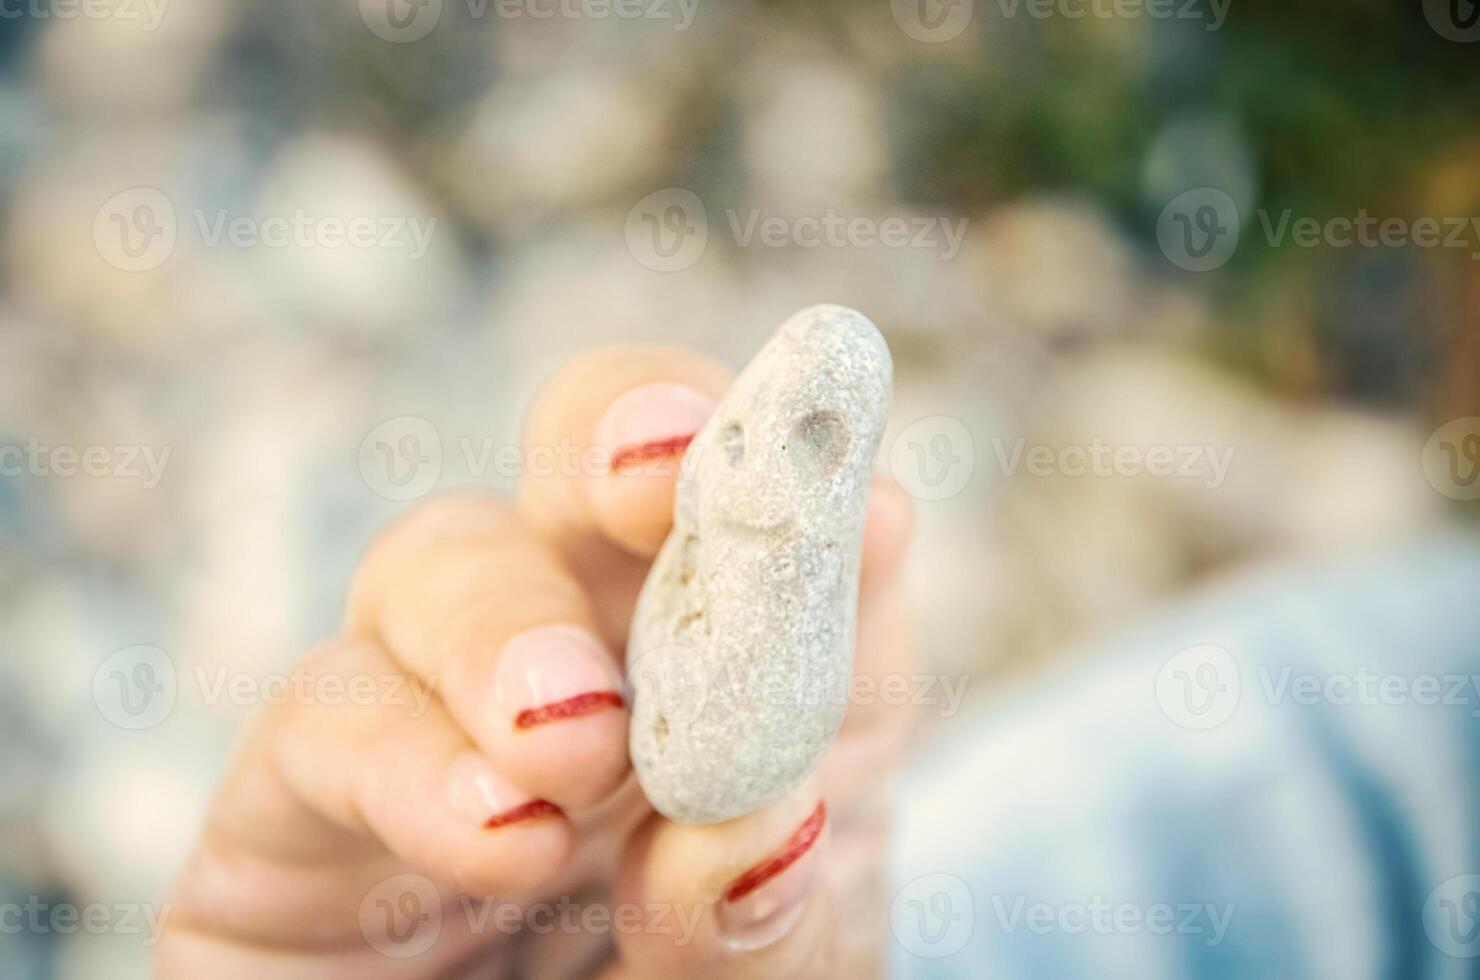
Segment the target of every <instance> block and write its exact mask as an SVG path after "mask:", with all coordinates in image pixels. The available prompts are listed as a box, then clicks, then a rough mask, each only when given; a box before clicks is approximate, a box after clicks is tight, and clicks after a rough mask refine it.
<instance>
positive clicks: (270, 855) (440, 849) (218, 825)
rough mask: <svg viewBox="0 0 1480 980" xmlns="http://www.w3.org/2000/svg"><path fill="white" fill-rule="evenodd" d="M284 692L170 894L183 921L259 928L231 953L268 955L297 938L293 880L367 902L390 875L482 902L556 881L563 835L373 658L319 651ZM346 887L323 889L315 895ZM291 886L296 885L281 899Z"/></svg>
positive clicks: (300, 895) (394, 668)
mask: <svg viewBox="0 0 1480 980" xmlns="http://www.w3.org/2000/svg"><path fill="white" fill-rule="evenodd" d="M290 690H292V691H293V692H296V693H295V694H294V696H293V697H292V698H290V699H288V700H286V701H285V702H284V703H281V704H279V705H277V706H275V707H273V708H271V709H269V710H268V712H267V713H266V714H265V715H264V716H263V717H262V719H261V720H260V721H259V722H258V723H257V724H256V725H255V726H254V728H253V729H252V732H251V734H250V736H249V738H248V741H247V744H246V746H245V748H244V750H243V752H242V753H241V755H240V757H239V758H238V760H237V762H236V764H235V765H234V767H233V769H232V772H231V774H230V776H229V777H228V779H227V781H226V783H225V785H224V786H223V789H222V791H221V793H220V794H219V796H218V798H217V801H216V803H215V804H214V805H213V807H212V812H211V818H210V821H209V830H208V833H207V835H206V845H207V846H206V847H205V849H204V853H203V855H202V859H201V861H200V862H199V863H198V865H197V867H196V868H195V869H194V873H192V874H187V875H186V878H185V885H184V890H185V893H186V899H187V901H186V902H185V903H184V904H185V905H186V907H189V908H193V909H197V910H205V911H206V912H207V913H209V912H212V911H214V912H215V913H216V914H215V915H210V914H207V915H206V916H205V918H207V919H212V920H219V921H224V922H228V923H235V922H238V921H239V922H251V923H258V924H260V925H259V928H261V929H262V931H263V933H264V934H263V935H257V936H251V937H242V938H243V939H251V940H256V941H264V942H270V941H271V940H272V939H273V937H274V936H279V935H288V934H292V933H293V932H294V931H295V930H297V931H301V930H302V922H301V919H300V915H301V906H302V904H303V902H307V901H309V896H308V895H307V894H306V893H305V892H306V891H307V890H305V889H304V887H303V884H302V879H303V878H304V877H305V876H306V875H305V869H311V868H313V867H319V866H325V865H326V864H327V865H332V866H336V867H337V866H342V865H350V866H354V867H356V868H358V869H360V870H359V873H361V874H364V875H366V876H367V879H366V881H365V882H364V884H366V885H367V886H368V885H373V884H374V882H375V881H376V880H378V878H379V876H383V875H384V873H385V872H386V870H387V869H388V868H390V867H394V866H396V865H397V864H405V865H410V866H411V867H413V868H416V869H420V870H421V871H422V872H424V873H425V874H426V875H427V876H429V877H430V878H432V879H434V880H437V881H442V882H450V883H454V884H455V885H456V886H457V887H458V888H459V889H461V890H463V891H465V892H470V893H473V894H483V895H491V894H508V893H518V892H523V891H527V890H529V889H531V888H534V887H536V886H537V885H539V884H541V883H543V882H545V881H547V880H549V879H550V878H552V877H553V876H555V875H556V874H557V873H558V872H559V871H560V869H561V868H562V867H563V866H564V864H565V862H566V860H567V858H568V856H569V854H570V851H571V848H572V846H573V831H572V828H571V826H570V824H569V822H568V821H567V820H566V819H565V818H564V817H563V816H562V815H561V814H560V813H559V811H558V810H557V809H555V808H554V807H553V806H551V805H550V804H548V803H547V802H545V801H542V800H539V799H537V798H534V797H532V796H530V795H529V794H528V793H526V792H524V791H523V790H521V789H519V788H518V787H516V786H514V785H512V784H510V783H509V782H508V781H507V780H505V779H503V778H502V777H501V776H500V775H499V773H498V772H497V771H496V770H495V769H494V768H493V767H492V765H491V764H490V763H489V762H488V761H487V760H486V759H485V758H483V757H482V755H481V754H480V753H478V752H477V751H476V750H475V749H474V747H473V746H472V745H471V744H470V743H469V742H468V740H467V738H466V736H464V735H463V733H462V732H461V730H460V729H459V728H458V727H457V725H456V724H454V723H453V721H452V719H451V718H450V717H449V716H448V715H447V713H446V711H445V710H444V709H443V708H442V706H441V705H440V704H439V703H438V702H437V701H436V699H435V698H433V697H431V696H430V692H429V691H427V690H426V689H425V688H422V687H419V686H418V685H416V684H415V683H414V682H411V681H410V680H409V679H408V678H406V676H405V674H404V673H403V672H402V670H401V668H400V667H399V666H398V665H397V664H396V663H395V662H394V661H392V660H391V658H390V657H389V655H387V654H386V653H385V652H384V651H383V650H381V649H379V648H378V647H377V646H375V645H374V644H373V643H369V642H366V641H363V640H338V641H332V642H330V643H326V644H324V645H322V646H320V647H319V648H317V649H316V650H314V651H313V652H312V653H311V654H310V655H308V656H307V657H305V658H304V660H303V662H302V663H300V664H299V666H298V667H297V668H295V671H294V675H293V684H292V686H291V688H290ZM377 854H382V855H385V856H393V857H394V858H396V859H398V860H397V862H386V861H383V860H377V859H376V855H377ZM243 855H252V856H254V859H253V860H250V861H249V860H246V859H245V858H244V857H243ZM336 859H343V860H338V861H336ZM243 873H245V874H247V875H248V877H249V878H251V879H252V880H251V882H250V884H251V885H252V887H246V886H245V885H244V883H243V882H242V881H241V880H240V876H241V875H242V874H243ZM274 879H281V884H282V886H283V887H279V886H277V885H275V884H274ZM345 879H346V874H345V873H343V872H336V873H335V874H334V875H332V876H331V875H326V876H325V877H324V881H323V887H325V888H341V887H342V886H343V884H344V880H345ZM290 880H292V881H295V882H297V885H296V887H295V888H288V889H287V890H285V888H287V885H288V882H289V881H290ZM248 905H260V906H261V907H250V908H249V907H246V906H248ZM346 914H347V915H348V916H349V921H347V922H346V923H342V924H341V925H342V926H343V927H344V928H343V931H344V933H345V934H347V935H351V936H352V935H356V934H357V933H356V931H355V930H356V929H357V926H356V925H355V922H354V918H353V917H354V910H353V909H350V910H349V912H348V913H346ZM324 925H325V927H326V928H328V927H329V926H330V925H331V924H329V923H325V924H324Z"/></svg>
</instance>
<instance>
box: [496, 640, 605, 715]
mask: <svg viewBox="0 0 1480 980" xmlns="http://www.w3.org/2000/svg"><path fill="white" fill-rule="evenodd" d="M494 685H495V688H496V691H495V698H496V699H497V702H498V705H499V707H500V708H501V709H502V710H503V712H504V714H505V715H506V716H507V717H508V718H509V719H510V720H511V723H512V724H513V726H514V727H515V728H516V729H525V728H534V727H536V726H537V725H545V724H548V723H550V722H554V721H563V720H565V719H567V718H580V717H583V716H585V715H589V714H593V713H595V712H597V711H605V710H608V709H611V708H623V707H626V701H625V700H623V698H622V675H621V674H620V673H618V672H617V665H616V662H615V661H614V660H613V659H612V656H611V654H609V653H607V652H606V650H605V649H604V648H603V647H602V645H601V641H599V640H597V639H596V637H594V636H592V635H591V634H590V633H589V632H587V631H586V630H583V629H581V628H580V627H579V626H569V625H563V624H562V625H554V626H538V627H535V628H534V629H531V630H525V631H524V632H523V633H520V634H519V635H518V636H516V637H514V638H513V639H512V640H510V641H509V642H508V643H507V644H505V645H504V648H503V650H502V651H500V653H499V659H498V667H497V669H496V671H495V675H494Z"/></svg>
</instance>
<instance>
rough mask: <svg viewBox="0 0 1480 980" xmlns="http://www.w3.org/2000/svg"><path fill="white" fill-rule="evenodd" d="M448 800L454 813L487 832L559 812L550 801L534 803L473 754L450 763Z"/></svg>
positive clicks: (533, 800)
mask: <svg viewBox="0 0 1480 980" xmlns="http://www.w3.org/2000/svg"><path fill="white" fill-rule="evenodd" d="M447 799H448V802H450V803H451V804H452V808H453V809H454V810H456V811H457V812H458V813H461V814H463V815H464V816H466V817H467V818H468V819H469V820H474V821H477V822H478V823H479V824H482V825H483V827H485V828H486V829H488V830H494V829H497V828H499V827H505V826H508V825H509V824H513V823H519V822H521V821H524V820H532V819H534V818H535V817H542V816H548V815H550V814H557V813H559V812H560V808H559V807H558V806H556V805H555V804H553V803H551V802H550V801H549V800H541V799H536V798H534V797H532V796H530V795H529V794H528V793H526V792H524V791H523V790H521V789H520V788H519V787H517V786H515V785H514V784H512V783H510V782H509V781H508V780H506V779H504V778H503V777H502V776H500V775H499V774H498V772H497V771H495V770H494V768H493V766H492V765H491V764H489V762H488V760H487V759H484V758H483V757H482V756H480V755H478V754H477V753H475V752H465V753H463V754H462V755H460V756H458V757H457V758H456V759H455V760H453V763H452V767H451V769H450V770H449V771H448V774H447Z"/></svg>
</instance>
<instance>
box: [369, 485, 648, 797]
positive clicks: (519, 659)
mask: <svg viewBox="0 0 1480 980" xmlns="http://www.w3.org/2000/svg"><path fill="white" fill-rule="evenodd" d="M348 624H349V629H350V630H351V631H352V632H358V633H361V634H364V635H372V636H375V637H377V638H378V639H379V640H380V641H381V642H382V643H384V645H385V646H386V648H387V649H388V650H389V651H390V652H391V653H392V654H393V655H394V657H395V658H396V660H397V661H398V662H400V663H401V664H402V665H404V666H405V667H406V669H407V670H409V671H411V672H412V673H414V674H416V675H417V676H419V677H421V678H422V679H423V680H424V681H426V682H427V683H429V684H431V685H433V686H434V687H435V688H436V689H437V691H438V693H439V695H440V696H441V698H442V700H443V701H444V702H445V703H446V705H447V709H448V711H449V712H450V713H451V715H452V717H453V718H454V719H455V720H456V722H457V724H458V725H459V726H461V727H462V729H463V730H464V731H466V732H467V733H468V735H469V737H470V738H471V739H472V741H473V742H474V743H475V744H476V745H477V746H478V747H479V748H480V749H482V750H483V752H484V753H485V754H486V755H487V756H488V757H489V758H490V759H491V760H492V761H493V762H494V764H495V766H496V767H497V769H498V771H499V772H500V773H502V774H503V776H504V777H505V778H507V779H508V780H510V781H511V782H513V783H514V784H516V785H518V786H520V787H523V788H524V789H525V790H527V791H529V792H530V793H531V794H532V795H534V796H536V797H539V798H541V799H545V800H549V801H551V802H553V803H555V804H557V805H558V806H560V807H561V808H563V809H567V810H568V809H572V808H576V809H579V808H585V807H589V806H592V805H594V804H595V803H597V802H598V801H600V800H602V799H604V798H605V797H606V796H608V795H609V794H610V793H611V792H612V791H613V790H614V789H615V788H616V787H617V786H619V785H620V784H621V782H622V780H623V779H624V778H625V776H626V773H627V771H628V767H629V766H628V757H627V710H626V704H625V700H624V698H623V696H622V675H621V671H620V669H619V667H618V665H617V662H616V658H615V656H614V655H613V654H612V653H611V651H610V650H608V649H607V648H606V647H605V645H604V644H603V643H602V642H601V641H600V640H599V639H598V638H597V636H596V635H595V628H594V625H593V617H592V612H591V608H590V604H589V603H588V601H587V599H586V595H585V592H584V590H583V589H582V588H581V585H580V583H579V582H577V581H576V579H575V577H574V576H573V575H572V574H571V573H570V571H569V570H568V568H567V567H566V566H565V565H564V563H563V562H562V560H561V558H560V556H559V555H558V554H556V552H555V550H554V549H553V548H552V546H551V545H550V544H549V543H548V542H546V541H544V540H543V539H541V538H539V537H538V536H536V535H535V534H534V533H533V532H532V531H530V530H529V529H528V528H527V527H526V526H525V525H524V524H523V522H521V521H520V520H519V519H518V518H517V517H516V516H515V515H514V513H513V511H512V510H511V509H510V508H509V507H508V506H507V505H505V504H503V503H502V502H500V501H499V500H497V498H494V497H491V496H485V495H473V494H469V495H462V496H455V497H446V498H441V499H439V500H436V501H433V502H430V503H428V504H426V505H424V506H423V507H422V508H421V509H420V510H419V511H418V512H415V513H413V514H412V515H409V516H408V517H407V518H405V519H403V520H402V521H400V522H398V523H397V524H396V525H393V526H392V527H391V528H389V529H387V531H386V532H385V533H384V534H383V535H382V536H381V538H380V539H378V540H377V541H376V542H375V543H374V544H372V546H371V548H370V550H369V552H368V554H367V555H366V558H365V560H364V563H363V565H362V567H361V569H360V571H359V573H358V574H357V575H356V577H355V582H354V584H353V586H352V588H351V599H350V608H349V615H348Z"/></svg>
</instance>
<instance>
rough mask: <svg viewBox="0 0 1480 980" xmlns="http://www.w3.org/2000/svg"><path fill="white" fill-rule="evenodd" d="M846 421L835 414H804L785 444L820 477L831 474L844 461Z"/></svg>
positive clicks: (850, 439) (847, 434) (826, 412)
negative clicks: (794, 449) (793, 449)
mask: <svg viewBox="0 0 1480 980" xmlns="http://www.w3.org/2000/svg"><path fill="white" fill-rule="evenodd" d="M851 441H852V438H851V436H850V435H849V433H848V421H847V419H845V418H843V416H842V414H841V413H839V412H834V411H830V410H826V409H821V410H818V411H815V412H808V413H807V414H806V415H803V416H802V417H801V418H800V419H798V420H797V423H796V425H794V426H793V427H792V433H791V439H790V440H789V442H790V443H791V444H793V445H795V446H797V448H798V450H799V453H800V455H801V457H802V459H804V460H805V461H806V462H807V464H808V465H809V466H811V467H812V468H813V469H815V470H816V471H817V472H819V473H822V474H831V473H834V472H836V471H837V470H838V468H839V467H841V466H842V465H843V460H845V459H847V457H848V444H849V443H850V442H851Z"/></svg>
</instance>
